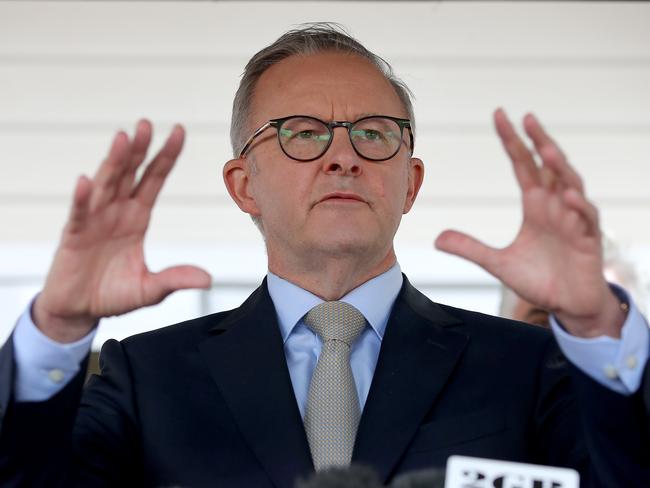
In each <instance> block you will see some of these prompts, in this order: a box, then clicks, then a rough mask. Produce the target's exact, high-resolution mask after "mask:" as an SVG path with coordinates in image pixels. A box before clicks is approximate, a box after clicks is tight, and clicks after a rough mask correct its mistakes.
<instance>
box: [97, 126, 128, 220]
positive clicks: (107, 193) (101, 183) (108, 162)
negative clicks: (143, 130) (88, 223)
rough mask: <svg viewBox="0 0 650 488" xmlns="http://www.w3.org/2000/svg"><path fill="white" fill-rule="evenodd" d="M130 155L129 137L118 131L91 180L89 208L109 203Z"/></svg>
mask: <svg viewBox="0 0 650 488" xmlns="http://www.w3.org/2000/svg"><path fill="white" fill-rule="evenodd" d="M129 153H130V143H129V137H128V136H127V135H126V134H125V133H124V131H119V132H118V133H117V134H115V137H114V138H113V143H112V144H111V148H110V150H109V152H108V156H106V159H104V161H103V162H102V164H101V165H100V166H99V168H98V169H97V172H96V173H95V177H94V178H93V187H94V191H93V195H92V198H91V202H90V208H91V209H96V208H98V207H100V206H102V205H105V204H106V203H107V202H108V201H110V200H111V199H112V197H113V195H114V194H115V192H116V191H117V183H118V181H119V179H120V177H121V175H122V173H124V171H125V168H126V164H127V162H128V157H129Z"/></svg>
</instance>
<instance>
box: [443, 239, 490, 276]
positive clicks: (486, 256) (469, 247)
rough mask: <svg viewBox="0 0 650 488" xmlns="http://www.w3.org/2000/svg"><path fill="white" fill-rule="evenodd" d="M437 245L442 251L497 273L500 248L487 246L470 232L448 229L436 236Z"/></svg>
mask: <svg viewBox="0 0 650 488" xmlns="http://www.w3.org/2000/svg"><path fill="white" fill-rule="evenodd" d="M435 246H436V249H438V250H440V251H443V252H446V253H449V254H454V255H455V256H458V257H461V258H464V259H467V260H468V261H471V262H473V263H475V264H478V265H479V266H481V267H482V268H483V269H485V270H486V271H487V272H488V273H490V274H493V275H496V269H497V263H498V258H499V251H498V249H495V248H493V247H490V246H487V245H485V244H483V243H482V242H481V241H479V240H478V239H476V238H474V237H472V236H470V235H468V234H465V233H463V232H458V231H455V230H446V231H444V232H442V233H441V234H440V235H439V236H438V237H437V238H436V241H435Z"/></svg>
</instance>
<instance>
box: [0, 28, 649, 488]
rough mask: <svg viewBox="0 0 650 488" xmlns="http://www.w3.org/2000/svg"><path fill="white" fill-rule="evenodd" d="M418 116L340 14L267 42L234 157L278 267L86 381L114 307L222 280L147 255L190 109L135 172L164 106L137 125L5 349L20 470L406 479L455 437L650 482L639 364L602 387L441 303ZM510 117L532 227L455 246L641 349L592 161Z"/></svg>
mask: <svg viewBox="0 0 650 488" xmlns="http://www.w3.org/2000/svg"><path fill="white" fill-rule="evenodd" d="M344 121H345V122H344ZM413 124H414V120H413V114H412V108H411V104H410V100H409V97H408V92H407V91H406V89H405V87H404V86H403V85H402V84H401V83H400V82H399V81H398V80H397V79H396V78H395V77H394V76H393V75H392V73H391V72H390V70H389V67H388V66H387V65H385V64H384V63H383V62H382V61H381V60H380V59H379V58H377V57H376V56H374V55H373V54H371V53H369V52H368V51H367V50H365V48H363V46H361V45H360V44H358V43H357V42H356V41H354V40H353V39H351V38H350V37H348V36H346V35H345V34H342V33H341V32H339V31H338V30H337V29H336V28H333V27H331V26H328V25H315V26H307V27H305V28H302V29H298V30H297V31H292V32H289V33H287V34H285V35H284V36H282V37H281V38H280V39H278V41H276V42H275V43H274V44H272V45H271V46H269V47H267V48H266V49H264V50H262V51H261V52H260V53H258V54H256V55H255V56H254V57H253V59H252V60H251V61H250V62H249V64H248V65H247V67H246V72H245V74H244V77H243V79H242V82H241V84H240V88H239V90H238V92H237V95H236V97H235V103H234V107H233V124H232V134H231V135H232V139H233V148H234V153H235V158H234V159H233V160H231V161H229V162H227V163H226V165H225V166H224V171H223V174H224V180H225V183H226V186H227V188H228V191H229V193H230V195H231V196H232V198H233V200H234V201H235V203H236V204H237V205H238V206H239V207H240V208H241V209H242V210H243V211H244V212H246V213H248V214H250V215H251V216H252V217H253V219H254V220H255V221H256V223H257V225H258V226H259V227H260V229H261V231H262V233H263V236H264V239H265V243H266V248H267V252H268V263H269V274H268V276H267V279H266V280H265V281H264V283H263V284H262V286H261V287H260V288H259V289H258V290H257V291H256V292H254V293H253V295H251V297H249V299H248V300H246V302H245V303H244V304H243V305H242V306H241V307H239V308H237V309H235V310H233V311H229V312H222V313H217V314H214V315H210V316H207V317H202V318H199V319H195V320H191V321H189V322H186V323H183V324H179V325H177V326H173V327H169V328H164V329H161V330H158V331H155V332H151V333H148V334H144V335H140V336H135V337H133V338H130V339H127V340H125V341H123V342H121V343H118V342H115V341H111V342H109V343H107V344H106V345H105V346H104V348H103V350H102V362H103V364H102V374H101V375H100V376H96V377H93V378H92V379H91V381H90V383H89V385H88V386H87V388H86V389H85V391H84V392H83V396H82V393H81V382H82V377H83V365H82V366H81V367H79V364H78V363H79V358H82V357H83V355H84V354H85V352H86V351H87V350H88V344H89V340H90V337H91V335H92V330H93V329H94V327H95V326H96V324H97V321H98V320H99V319H100V318H101V317H105V316H110V315H116V314H120V313H125V312H127V311H130V310H134V309H136V308H139V307H142V306H146V305H150V304H153V303H157V302H159V301H160V300H162V299H163V298H164V297H165V296H166V295H168V294H169V293H171V292H173V291H174V290H178V289H182V288H192V287H208V286H209V284H210V277H209V276H208V275H207V273H205V272H204V271H202V270H200V269H197V268H194V267H186V266H179V267H175V268H171V269H167V270H164V271H162V272H160V273H151V272H149V270H148V269H147V267H146V265H145V263H144V257H143V253H142V242H143V239H144V234H145V231H146V228H147V225H148V221H149V216H150V213H151V210H152V208H153V205H154V202H155V199H156V196H157V195H158V193H159V191H160V189H161V187H162V184H163V182H164V180H165V178H166V176H167V175H168V173H169V171H170V169H171V167H172V166H173V164H174V162H175V160H176V158H177V156H178V154H179V152H180V150H181V146H182V143H183V137H184V133H183V130H182V128H180V127H176V128H174V130H173V131H172V133H171V135H170V136H169V138H168V140H167V142H166V143H165V145H164V147H163V148H162V150H161V151H160V152H159V153H158V155H157V156H156V157H154V158H153V160H152V162H151V163H150V164H149V165H148V166H147V168H146V170H145V172H144V174H143V176H142V178H141V179H140V180H139V181H136V180H135V173H136V170H137V168H138V167H139V166H140V165H141V164H142V162H143V161H144V159H145V154H146V151H147V148H148V146H149V142H150V138H151V127H150V124H149V123H148V122H146V121H142V122H140V123H139V124H138V127H137V129H136V134H135V136H134V138H133V139H132V140H130V139H129V138H128V137H127V135H126V134H124V133H118V134H117V136H116V137H115V140H114V142H113V145H112V147H111V150H110V152H109V154H108V156H107V158H106V160H105V161H104V162H103V163H102V165H101V167H100V168H99V170H98V172H97V174H96V175H95V177H94V179H93V180H89V179H88V178H85V177H81V178H80V180H79V182H78V184H77V187H76V189H75V193H74V199H73V208H72V211H71V215H70V218H69V221H68V223H67V224H66V227H65V229H64V233H63V237H62V241H61V244H60V246H59V249H58V250H57V253H56V256H55V258H54V261H53V264H52V268H51V269H50V273H49V275H48V277H47V280H46V284H45V286H44V288H43V291H42V292H41V294H40V295H38V297H37V298H36V300H35V301H34V303H33V305H32V308H31V314H30V313H26V314H25V316H24V317H22V318H21V320H20V322H19V324H18V326H17V328H16V330H15V332H14V335H13V338H12V340H11V341H10V342H8V343H7V344H6V345H5V348H4V351H3V354H2V355H0V360H1V361H4V362H5V366H6V363H7V359H6V358H7V357H13V359H15V363H16V365H17V367H16V374H15V378H14V377H12V376H10V374H12V373H11V371H10V368H7V367H5V368H4V369H1V370H0V372H2V374H3V375H4V378H5V380H6V381H4V382H3V383H2V384H3V385H7V384H8V385H14V386H13V391H12V392H11V393H12V395H13V398H12V399H11V400H10V401H8V402H7V405H8V409H7V410H8V411H7V414H6V417H5V420H4V424H3V432H2V437H1V438H0V443H1V445H0V452H1V453H2V457H1V458H0V460H1V461H2V466H0V467H1V469H0V472H2V473H3V476H4V477H5V479H7V480H8V483H10V482H14V483H19V482H23V483H24V484H30V483H31V484H39V483H42V484H46V485H47V486H51V485H54V484H56V483H61V484H62V485H64V486H76V485H78V486H130V485H133V486H171V485H180V486H233V487H235V486H236V487H240V486H251V487H258V486H259V487H271V486H278V487H287V488H288V487H291V486H293V484H294V482H295V480H296V479H297V478H298V477H306V476H307V475H309V474H310V472H312V471H313V469H314V467H315V468H316V469H323V468H325V467H327V466H332V465H345V464H346V463H348V462H355V463H359V464H366V465H369V466H371V467H373V468H374V469H375V470H376V471H377V472H378V473H379V476H380V477H381V479H382V481H383V482H387V481H389V480H390V479H392V478H393V477H395V476H396V475H398V474H400V473H404V472H407V471H410V470H416V469H423V468H427V467H433V466H441V465H443V464H444V462H445V460H446V459H447V457H448V456H449V455H450V454H453V453H458V454H471V455H481V456H488V457H497V458H503V459H511V460H519V461H534V462H541V463H547V464H560V465H569V466H573V467H576V468H578V469H580V470H581V472H582V473H583V474H584V475H585V476H586V477H589V476H591V477H592V478H591V479H592V481H593V484H596V483H600V484H601V485H602V486H615V485H619V486H623V485H624V486H635V485H638V486H641V485H642V484H644V483H645V482H646V480H647V479H648V478H650V475H649V473H648V469H647V463H646V461H647V460H648V459H649V456H648V449H647V447H648V444H647V440H648V439H647V433H646V432H644V431H641V430H639V429H637V428H636V427H637V426H638V425H639V422H644V421H645V416H644V413H643V402H642V399H641V398H640V394H639V393H638V391H637V390H638V386H639V383H640V381H641V377H642V371H641V369H642V364H639V365H637V367H636V368H633V371H631V374H630V375H621V377H620V378H616V379H607V378H605V379H604V380H602V381H601V379H599V381H601V383H604V384H605V385H606V387H603V386H602V385H601V384H599V383H597V382H596V381H593V380H592V379H591V378H590V377H589V376H587V375H585V374H584V373H582V372H581V371H580V370H579V369H578V368H575V367H571V368H570V370H569V371H567V370H565V369H563V368H559V367H557V366H556V365H555V366H554V364H555V363H552V362H550V361H549V359H552V358H554V357H555V354H556V349H555V346H554V342H553V340H552V338H551V336H550V335H548V334H547V333H545V332H544V331H542V330H539V329H534V328H527V327H521V326H520V325H511V323H510V322H508V321H504V320H502V319H497V318H493V317H488V316H483V315H480V314H477V313H473V312H468V311H464V310H458V309H453V308H451V307H446V306H443V305H438V304H434V303H433V302H431V301H429V300H428V299H426V298H425V297H424V296H423V295H422V294H420V293H419V292H418V291H417V290H415V289H414V288H413V287H412V286H411V285H410V284H409V283H408V281H407V280H406V279H405V278H404V277H403V276H402V275H401V273H400V271H399V267H398V266H397V264H396V257H395V253H394V250H393V236H394V235H395V232H396V231H397V228H398V226H399V222H400V218H401V215H402V214H403V213H406V212H408V211H409V210H410V208H411V207H412V205H413V203H414V202H415V199H416V197H417V194H418V190H419V189H420V186H421V184H422V180H423V177H424V164H423V162H422V161H421V160H419V159H417V158H414V157H412V150H413V142H414V139H413V134H414V128H413ZM495 124H496V128H497V131H498V133H499V136H500V137H501V139H502V141H503V142H504V146H505V148H506V150H507V152H508V154H509V155H510V157H511V159H512V160H513V167H514V170H515V173H516V175H517V178H518V181H519V183H520V185H521V187H522V190H523V193H524V196H523V200H524V222H523V224H522V228H521V231H520V233H519V235H518V236H517V238H516V239H515V241H514V242H513V244H512V245H511V246H509V247H508V248H506V249H504V250H494V249H490V248H487V247H486V246H484V245H482V244H480V243H478V242H477V241H475V240H473V239H472V238H470V237H468V236H464V235H461V234H459V233H456V232H446V233H444V234H443V235H441V236H440V237H439V238H438V240H437V246H438V247H439V248H440V249H443V250H445V251H448V252H453V253H456V254H458V255H461V256H464V257H467V258H468V259H471V260H473V261H475V262H477V263H479V264H480V265H482V266H484V267H485V268H486V269H487V270H489V271H491V272H492V273H494V274H495V275H496V276H498V277H499V278H500V279H502V280H503V281H504V282H506V283H507V284H508V285H509V286H511V287H512V288H513V289H514V290H516V291H517V292H518V293H519V294H521V295H522V296H525V297H527V298H528V299H529V300H531V301H534V302H536V303H540V304H542V305H543V306H545V307H548V308H549V309H551V310H553V311H554V313H555V315H556V316H557V318H558V320H559V321H561V323H562V324H563V326H564V327H565V328H566V332H562V333H563V334H564V335H565V336H569V335H570V334H572V335H574V336H577V337H578V339H575V338H573V340H574V342H577V343H578V346H577V347H580V346H584V344H582V343H583V342H589V341H588V340H584V339H582V338H589V337H600V336H609V338H608V339H607V340H608V341H610V342H613V343H615V347H616V348H617V350H616V351H617V352H615V354H618V351H620V350H624V351H625V348H628V347H629V345H626V340H625V339H626V338H627V337H626V336H628V335H629V333H628V331H632V332H633V333H635V334H638V335H639V336H640V337H641V340H642V347H641V348H640V350H639V351H637V353H636V354H637V357H638V361H639V362H640V363H645V361H646V358H647V343H648V336H647V328H646V327H645V325H644V323H643V318H641V317H640V316H639V315H638V312H637V311H636V309H635V307H634V306H633V304H631V310H630V311H629V312H628V313H626V312H625V311H623V309H622V307H621V303H622V301H625V300H626V297H624V296H616V295H614V294H613V293H612V292H611V291H610V288H609V287H608V286H607V283H606V282H605V281H604V279H603V278H602V275H601V273H600V270H601V268H602V265H601V253H600V231H599V227H598V219H597V214H596V210H595V208H594V207H593V206H592V205H591V204H590V203H589V202H588V201H587V200H586V197H585V196H584V191H583V188H582V183H581V182H580V179H579V177H578V176H577V175H576V173H575V172H574V171H573V170H572V169H571V167H570V166H569V165H568V163H567V162H566V159H565V158H564V156H563V155H562V154H561V152H560V151H559V149H558V147H557V146H556V145H555V143H554V142H553V141H552V140H551V139H550V138H549V137H548V136H547V135H546V133H545V132H544V130H543V129H542V127H541V126H540V125H539V123H538V122H537V120H536V119H535V118H534V117H532V116H528V117H527V118H526V119H525V120H524V126H525V128H526V131H527V133H528V135H529V136H530V138H531V139H532V140H533V143H534V144H535V147H536V151H537V152H538V153H539V154H540V155H541V157H542V159H543V161H544V164H543V166H542V168H538V167H537V166H536V165H535V162H534V158H533V155H532V154H531V153H530V152H529V151H528V150H527V149H526V147H525V145H524V144H523V142H522V141H521V140H520V139H519V137H518V136H517V135H516V133H515V132H514V130H513V128H512V126H511V125H510V123H509V121H508V120H507V118H506V116H505V114H504V113H503V112H502V111H497V112H496V114H495ZM551 251H552V252H551ZM533 257H534V259H533ZM523 262H525V263H526V264H527V266H525V267H523V272H522V263H523ZM531 262H534V263H535V264H536V265H535V266H534V269H530V266H529V264H530V263H531ZM585 283H587V284H588V286H586V285H585ZM340 302H343V304H341V303H340ZM323 307H324V308H323ZM322 316H326V318H327V319H328V320H327V321H326V324H327V326H326V327H323V326H322V323H323V321H321V318H322ZM337 316H344V317H346V319H345V320H343V321H339V320H334V319H336V317H337ZM32 322H33V323H32ZM622 327H625V329H624V330H625V331H626V333H625V334H623V336H624V339H623V340H621V341H618V340H616V339H615V338H619V337H621V330H622ZM353 328H354V329H355V331H356V333H357V334H359V335H358V337H351V330H352V329H353ZM334 329H336V332H337V333H341V334H343V335H345V334H348V335H349V336H346V337H345V338H339V337H338V336H337V337H334V338H332V337H331V336H328V334H330V333H331V332H332V331H333V330H334ZM639 331H641V332H639ZM644 333H645V335H643V334H644ZM610 338H611V339H610ZM571 339H572V338H570V337H569V339H566V338H565V339H564V340H565V343H567V344H573V343H571ZM598 340H600V339H596V341H598ZM643 341H645V342H643ZM619 342H621V344H619ZM573 345H574V346H575V344H573ZM41 347H42V349H41ZM592 349H593V348H592ZM35 350H37V351H38V352H35ZM43 350H46V353H43V354H42V353H41V351H43ZM589 351H591V349H589ZM12 355H13V356H12ZM44 355H46V356H48V357H55V358H58V362H57V363H56V367H55V368H53V364H54V363H51V362H49V361H50V359H47V360H42V358H43V357H44ZM596 355H597V354H588V355H587V357H588V360H592V362H593V359H594V357H595V356H596ZM574 356H575V354H574ZM577 356H580V354H577ZM341 358H344V359H345V361H343V360H341ZM348 358H349V360H348ZM572 359H573V358H572ZM321 360H323V361H321ZM40 361H43V362H48V363H47V364H40ZM587 362H589V361H587ZM66 364H69V366H68V367H66ZM581 367H582V366H581ZM337 368H338V369H337ZM333 369H334V370H336V371H338V372H339V374H338V375H330V374H329V372H331V371H332V370H333ZM587 369H588V368H587ZM56 372H58V373H56ZM589 374H592V372H590V373H589ZM596 376H597V373H596ZM57 381H58V384H59V385H63V386H60V387H57V388H52V383H53V382H57ZM5 389H6V387H5ZM53 390H54V393H53ZM612 390H616V391H612ZM619 392H620V393H619ZM4 395H5V396H7V393H6V392H5V393H4ZM80 397H81V400H80V399H79V398H80ZM588 405H595V408H587V406H588ZM612 417H613V418H612ZM581 419H582V420H583V423H584V426H585V428H583V427H582V424H581V422H580V420H581ZM342 426H343V428H341V427H342ZM589 456H590V457H591V458H590V457H589ZM585 479H586V478H585Z"/></svg>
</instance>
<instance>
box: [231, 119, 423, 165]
mask: <svg viewBox="0 0 650 488" xmlns="http://www.w3.org/2000/svg"><path fill="white" fill-rule="evenodd" d="M269 127H274V128H275V129H276V130H277V133H278V142H279V143H280V147H281V148H282V151H283V152H284V154H286V155H287V156H288V157H290V158H291V159H295V160H296V161H303V162H306V161H313V160H314V159H318V158H320V157H321V156H322V155H323V154H325V152H326V151H327V150H328V149H329V147H330V145H331V144H332V139H333V138H334V129H335V128H336V127H344V128H346V129H347V130H348V136H349V137H350V142H351V143H352V147H353V148H354V150H355V151H356V153H357V154H358V155H359V156H361V157H362V158H365V159H369V160H370V161H386V160H387V159H390V158H392V157H393V156H395V154H397V152H398V151H399V149H400V147H401V146H402V142H403V137H404V129H405V128H406V129H408V130H409V136H410V144H409V151H410V152H411V153H413V132H412V130H411V121H410V120H408V119H398V118H396V117H389V116H387V115H371V116H369V117H363V118H361V119H359V120H357V121H356V122H345V121H334V122H323V121H322V120H319V119H317V118H315V117H310V116H308V115H292V116H291V117H284V118H282V119H272V120H269V121H268V122H267V123H266V124H264V125H262V126H261V127H260V128H259V129H257V130H256V131H255V132H253V135H251V136H250V137H249V138H248V140H247V141H246V144H244V147H243V148H242V150H241V151H240V152H239V157H240V158H242V157H244V155H245V154H246V152H247V151H248V150H249V149H250V147H251V145H252V144H253V141H254V140H255V139H256V138H257V137H258V136H259V135H260V134H262V132H264V131H265V130H266V129H268V128H269Z"/></svg>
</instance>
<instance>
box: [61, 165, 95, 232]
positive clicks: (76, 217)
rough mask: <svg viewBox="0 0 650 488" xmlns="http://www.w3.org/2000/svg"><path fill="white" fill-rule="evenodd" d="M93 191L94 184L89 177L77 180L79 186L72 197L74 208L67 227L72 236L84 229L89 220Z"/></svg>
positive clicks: (83, 176)
mask: <svg viewBox="0 0 650 488" xmlns="http://www.w3.org/2000/svg"><path fill="white" fill-rule="evenodd" d="M92 191H93V183H92V181H90V179H88V177H87V176H85V175H81V176H80V177H79V178H78V179H77V184H76V186H75V190H74V196H73V197H72V208H71V209H70V216H69V217H68V223H67V225H66V231H67V232H68V233H70V234H76V233H78V232H79V231H80V230H81V229H83V227H84V225H85V224H86V221H87V219H88V214H89V207H90V196H91V195H92Z"/></svg>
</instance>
